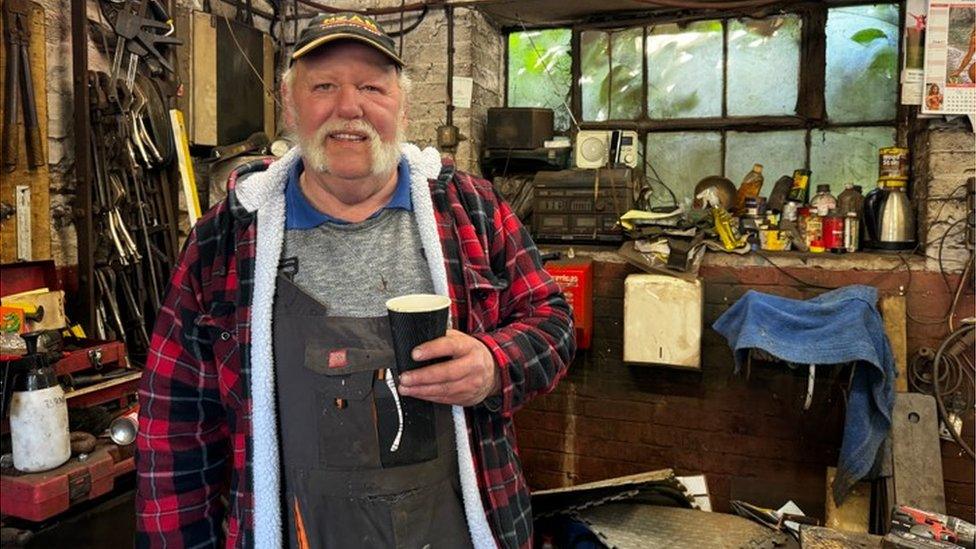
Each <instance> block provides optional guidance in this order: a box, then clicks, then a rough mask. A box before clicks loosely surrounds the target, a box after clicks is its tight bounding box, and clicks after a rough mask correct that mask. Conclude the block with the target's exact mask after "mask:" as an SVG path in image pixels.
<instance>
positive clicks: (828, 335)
mask: <svg viewBox="0 0 976 549" xmlns="http://www.w3.org/2000/svg"><path fill="white" fill-rule="evenodd" d="M877 301H878V291H877V289H875V288H873V287H871V286H845V287H843V288H839V289H836V290H833V291H830V292H827V293H824V294H822V295H819V296H817V297H815V298H813V299H809V300H806V301H800V300H796V299H788V298H785V297H779V296H775V295H769V294H764V293H761V292H756V291H753V290H750V291H748V292H746V294H745V295H744V296H742V298H741V299H739V301H737V302H736V303H735V304H734V305H732V307H730V308H729V310H728V311H726V312H725V313H724V314H723V315H722V316H721V317H719V319H718V320H716V321H715V323H714V324H713V325H712V328H713V329H714V330H715V331H716V332H718V333H719V334H721V335H722V336H724V337H725V339H726V340H727V341H728V342H729V347H731V348H732V350H733V351H734V355H735V371H736V372H738V371H739V369H740V368H741V367H742V364H743V362H745V360H746V358H747V357H748V354H749V349H751V348H753V347H755V348H759V349H763V350H764V351H766V352H768V353H770V354H771V355H773V356H775V357H777V358H779V359H781V360H785V361H788V362H794V363H797V364H817V365H829V364H838V365H839V364H844V363H848V362H857V366H856V367H855V368H854V380H853V384H852V387H851V392H850V395H849V396H848V399H847V416H846V418H845V420H844V438H843V441H842V442H841V447H840V456H839V458H838V460H837V476H836V477H835V478H834V484H833V487H832V489H833V493H834V501H836V502H837V503H838V504H840V503H841V502H843V501H844V498H845V497H846V496H847V493H848V491H849V490H850V488H851V487H852V486H854V484H855V483H856V482H857V481H859V480H860V479H862V478H864V477H865V476H866V475H867V474H868V472H869V471H870V470H871V468H872V466H873V465H874V462H875V457H876V456H877V454H878V450H879V448H880V447H881V444H882V442H884V440H885V438H886V437H887V436H888V432H889V431H890V430H891V410H892V407H893V406H894V402H895V386H894V379H895V359H894V356H893V355H892V354H891V346H890V344H889V343H888V338H887V336H886V335H885V331H884V324H883V322H882V320H881V315H880V314H879V313H878V309H877V307H876V306H875V304H876V303H877Z"/></svg>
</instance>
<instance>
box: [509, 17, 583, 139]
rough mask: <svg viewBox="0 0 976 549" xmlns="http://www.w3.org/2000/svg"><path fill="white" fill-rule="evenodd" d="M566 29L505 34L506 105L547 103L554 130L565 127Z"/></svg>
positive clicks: (569, 75)
mask: <svg viewBox="0 0 976 549" xmlns="http://www.w3.org/2000/svg"><path fill="white" fill-rule="evenodd" d="M572 36H573V32H572V31H571V30H570V29H547V30H533V31H528V32H513V33H511V34H509V35H508V106H510V107H548V108H550V109H552V110H553V112H554V114H555V116H554V124H555V127H556V130H557V131H560V130H567V129H569V112H568V111H567V109H566V105H568V104H569V89H570V82H571V81H572V72H571V70H572V55H570V40H571V39H572Z"/></svg>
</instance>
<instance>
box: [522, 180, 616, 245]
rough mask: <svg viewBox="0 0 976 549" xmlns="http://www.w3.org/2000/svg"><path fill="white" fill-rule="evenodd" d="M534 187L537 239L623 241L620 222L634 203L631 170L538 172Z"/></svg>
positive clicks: (533, 224) (534, 220) (534, 219)
mask: <svg viewBox="0 0 976 549" xmlns="http://www.w3.org/2000/svg"><path fill="white" fill-rule="evenodd" d="M533 184H534V197H533V208H532V210H533V214H532V229H533V230H532V232H533V234H534V236H535V238H536V239H537V240H540V241H543V240H549V241H552V240H559V241H580V242H584V241H607V242H619V241H620V240H622V233H621V232H620V230H619V229H618V228H617V220H618V219H619V218H620V216H621V215H623V214H624V212H626V211H627V210H629V209H631V208H632V207H633V203H634V198H633V192H632V190H631V188H632V174H631V171H630V170H629V169H603V170H563V171H558V172H539V173H538V174H536V177H535V180H534V181H533Z"/></svg>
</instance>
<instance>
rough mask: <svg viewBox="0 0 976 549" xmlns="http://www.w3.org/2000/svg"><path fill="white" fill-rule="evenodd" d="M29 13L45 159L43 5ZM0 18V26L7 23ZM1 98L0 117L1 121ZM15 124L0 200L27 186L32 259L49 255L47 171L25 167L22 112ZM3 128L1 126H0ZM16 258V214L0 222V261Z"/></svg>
mask: <svg viewBox="0 0 976 549" xmlns="http://www.w3.org/2000/svg"><path fill="white" fill-rule="evenodd" d="M30 6H31V13H30V16H29V18H28V23H29V25H30V33H31V36H30V48H29V49H30V52H29V53H30V60H31V80H32V81H33V82H34V100H35V103H36V104H37V123H38V126H40V130H41V149H42V150H43V151H44V158H45V159H47V158H48V147H47V62H46V61H47V59H46V50H45V47H46V38H45V35H46V22H45V20H44V8H42V7H41V6H40V4H37V3H34V2H31V3H30ZM2 19H3V18H2V17H0V29H2V28H3V25H6V24H7V22H6V21H3V20H2ZM6 56H7V48H6V45H5V44H4V47H0V75H2V74H6V73H5V72H4V71H5V70H6V66H7V65H6V63H7V57H6ZM3 115H4V113H3V101H0V120H3ZM17 121H18V124H17V126H16V129H15V131H16V132H17V139H18V140H19V141H20V154H19V155H18V161H17V167H16V169H14V171H12V172H9V173H8V172H2V171H0V202H3V204H4V205H10V206H15V205H16V201H15V197H14V192H15V189H16V188H17V187H18V186H19V185H28V186H30V192H31V227H30V229H31V259H33V260H38V259H50V258H51V198H50V174H49V172H48V165H47V164H44V165H43V166H41V167H39V168H30V169H28V167H27V145H26V143H25V142H24V117H23V114H22V113H21V114H20V115H18V117H17ZM0 131H2V129H0ZM14 261H17V216H16V215H11V216H10V217H8V218H7V219H4V220H2V221H0V263H12V262H14Z"/></svg>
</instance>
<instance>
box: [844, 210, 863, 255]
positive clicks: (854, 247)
mask: <svg viewBox="0 0 976 549" xmlns="http://www.w3.org/2000/svg"><path fill="white" fill-rule="evenodd" d="M860 240H861V221H860V220H859V219H858V218H857V214H856V213H854V212H847V216H846V217H844V249H846V250H847V251H848V252H856V251H858V250H859V249H860V248H861V243H860Z"/></svg>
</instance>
